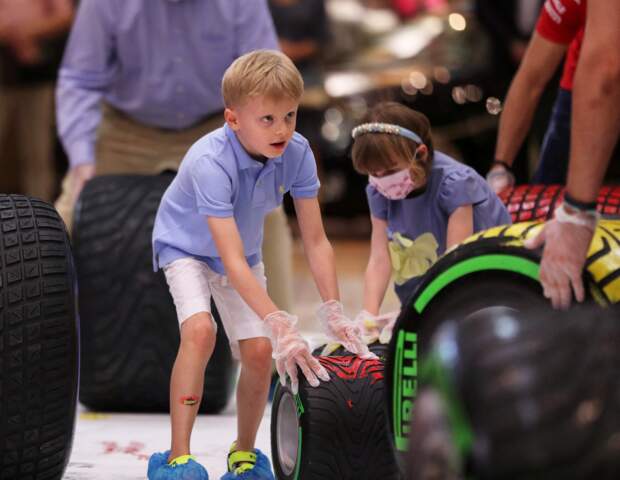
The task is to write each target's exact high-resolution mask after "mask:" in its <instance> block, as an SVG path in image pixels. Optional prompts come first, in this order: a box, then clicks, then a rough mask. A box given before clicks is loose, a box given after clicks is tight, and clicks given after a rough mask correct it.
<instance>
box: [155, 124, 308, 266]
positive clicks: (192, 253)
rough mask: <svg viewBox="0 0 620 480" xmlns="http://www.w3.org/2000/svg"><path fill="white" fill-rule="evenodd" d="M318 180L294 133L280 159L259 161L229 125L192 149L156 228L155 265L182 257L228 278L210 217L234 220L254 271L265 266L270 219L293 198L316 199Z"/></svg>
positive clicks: (301, 139) (303, 141)
mask: <svg viewBox="0 0 620 480" xmlns="http://www.w3.org/2000/svg"><path fill="white" fill-rule="evenodd" d="M319 185H320V184H319V180H318V177H317V173H316V163H315V160H314V155H313V154H312V150H311V149H310V146H309V144H308V141H307V140H306V139H305V138H304V137H302V136H301V135H299V134H298V133H294V134H293V137H292V138H291V140H290V142H289V144H288V145H287V147H286V150H285V151H284V153H283V154H282V155H281V156H280V157H276V158H272V159H269V160H268V161H267V162H266V163H262V162H259V161H257V160H254V159H253V158H252V157H250V156H249V155H248V153H247V152H246V151H245V149H244V148H243V146H242V145H241V143H239V140H238V139H237V136H236V135H235V133H234V132H233V131H232V130H231V129H230V128H229V127H228V125H224V126H223V127H222V128H219V129H218V130H215V131H213V132H211V133H209V134H208V135H205V136H204V137H202V138H201V139H200V140H198V141H197V142H196V143H195V144H194V145H192V147H191V148H190V149H189V151H188V152H187V154H186V155H185V158H184V159H183V162H182V163H181V166H180V168H179V171H178V173H177V175H176V177H175V178H174V180H173V181H172V183H171V184H170V186H169V187H168V189H167V190H166V192H165V193H164V196H163V197H162V200H161V203H160V205H159V209H158V211H157V217H156V218H155V227H154V229H153V266H154V269H155V271H157V269H158V268H161V267H164V266H166V265H168V264H169V263H170V262H172V261H174V260H177V259H179V258H183V257H194V258H197V259H199V260H202V261H205V262H206V263H207V265H209V267H210V268H211V269H212V270H215V271H216V272H218V273H220V274H225V273H226V272H225V270H224V265H223V264H222V260H221V258H220V255H219V254H218V251H217V249H216V248H215V243H214V241H213V238H212V236H211V232H210V231H209V226H208V224H207V220H206V217H208V216H213V217H234V218H235V222H236V223H237V228H238V229H239V234H240V235H241V240H242V241H243V250H244V253H245V256H246V259H247V261H248V264H249V265H250V266H254V265H256V264H257V263H258V262H260V261H261V247H262V243H263V222H264V218H265V215H266V214H267V213H269V212H270V211H271V210H273V209H274V208H276V207H277V206H279V205H281V204H282V197H283V195H284V194H285V193H286V192H288V191H290V192H291V195H292V196H293V198H314V197H316V196H317V194H318V190H319Z"/></svg>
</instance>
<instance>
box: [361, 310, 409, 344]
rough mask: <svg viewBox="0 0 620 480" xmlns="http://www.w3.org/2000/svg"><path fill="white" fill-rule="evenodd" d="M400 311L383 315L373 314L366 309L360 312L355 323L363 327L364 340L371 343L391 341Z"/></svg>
mask: <svg viewBox="0 0 620 480" xmlns="http://www.w3.org/2000/svg"><path fill="white" fill-rule="evenodd" d="M399 313H400V312H399V311H394V312H390V313H385V314H383V315H373V314H372V313H370V312H367V311H366V310H362V311H361V312H360V313H358V314H357V316H356V317H355V323H357V324H358V325H359V326H360V328H361V329H362V338H363V339H364V342H366V343H367V344H371V343H373V342H376V341H377V340H379V342H380V343H382V344H387V343H390V340H391V338H392V330H393V329H394V324H395V323H396V319H397V318H398V315H399Z"/></svg>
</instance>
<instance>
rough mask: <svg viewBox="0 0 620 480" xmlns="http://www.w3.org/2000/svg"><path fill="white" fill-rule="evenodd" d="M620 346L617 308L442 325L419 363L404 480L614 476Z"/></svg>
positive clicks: (484, 315) (478, 317)
mask: <svg viewBox="0 0 620 480" xmlns="http://www.w3.org/2000/svg"><path fill="white" fill-rule="evenodd" d="M618 342H620V310H617V309H616V310H612V309H611V308H607V309H601V308H600V307H595V308H592V306H590V307H588V308H578V309H575V310H573V311H570V312H557V311H550V310H545V311H530V312H528V313H527V314H523V313H520V312H514V311H506V310H504V311H501V312H493V311H484V312H480V313H478V314H475V315H473V316H470V317H468V318H465V319H463V320H461V321H458V322H455V321H452V322H448V323H447V324H445V325H443V326H442V327H441V329H440V330H439V332H438V334H436V336H435V338H434V340H433V345H432V348H431V350H430V354H429V355H428V356H427V357H426V358H425V359H424V361H423V365H422V369H421V390H420V394H419V396H418V398H417V401H416V402H417V403H416V410H415V415H414V416H413V420H412V424H411V439H410V444H409V454H408V456H407V465H408V469H407V474H406V476H405V478H407V480H422V479H426V478H428V476H427V475H425V472H428V471H432V472H435V473H437V476H436V477H435V478H442V479H445V480H457V479H458V480H460V479H465V478H471V479H476V480H486V479H493V480H496V479H497V480H501V479H517V478H544V479H545V480H560V479H561V480H568V479H575V480H577V479H590V478H592V479H594V478H596V479H597V480H599V479H600V480H611V479H616V478H619V477H620V455H619V450H620V446H619V445H618V443H617V439H618V438H619V437H620V402H619V401H618V398H620V384H619V383H618V381H617V378H618V373H619V372H620V350H618V348H617V345H618ZM448 352H449V353H448ZM430 439H432V440H430Z"/></svg>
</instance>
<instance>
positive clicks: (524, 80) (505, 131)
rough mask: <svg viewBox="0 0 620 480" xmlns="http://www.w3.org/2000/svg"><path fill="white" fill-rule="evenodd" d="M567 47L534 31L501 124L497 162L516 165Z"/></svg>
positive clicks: (507, 100)
mask: <svg viewBox="0 0 620 480" xmlns="http://www.w3.org/2000/svg"><path fill="white" fill-rule="evenodd" d="M566 48H567V45H563V44H559V43H554V42H551V41H549V40H546V39H545V38H543V37H542V36H541V35H540V34H539V33H538V32H535V33H534V35H533V36H532V39H531V41H530V43H529V46H528V48H527V51H526V53H525V57H524V58H523V62H521V64H520V66H519V69H518V70H517V73H516V75H515V77H514V79H513V80H512V83H511V84H510V89H509V90H508V94H507V96H506V102H505V105H504V111H503V112H502V115H501V117H500V121H499V132H498V135H497V144H496V147H495V159H496V160H501V161H502V162H505V163H507V164H508V165H511V166H512V164H513V162H514V159H515V157H516V156H517V152H518V151H519V148H521V145H522V144H523V140H524V139H525V136H526V135H527V132H528V130H529V129H530V126H531V124H532V118H533V116H534V112H535V111H536V108H537V107H538V101H539V100H540V97H541V95H542V93H543V91H544V89H545V87H546V85H547V83H548V82H549V80H550V79H551V77H552V76H553V74H554V73H555V71H556V70H557V68H558V65H559V64H560V62H561V61H562V58H563V57H564V54H565V53H566Z"/></svg>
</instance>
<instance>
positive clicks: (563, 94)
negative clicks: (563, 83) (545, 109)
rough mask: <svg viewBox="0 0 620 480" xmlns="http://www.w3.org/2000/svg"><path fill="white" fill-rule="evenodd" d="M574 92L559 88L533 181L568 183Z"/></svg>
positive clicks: (547, 183)
mask: <svg viewBox="0 0 620 480" xmlns="http://www.w3.org/2000/svg"><path fill="white" fill-rule="evenodd" d="M571 105H572V93H571V92H570V91H569V90H564V89H563V88H560V89H558V96H557V97H556V99H555V104H554V105H553V112H552V113H551V119H550V120H549V126H548V127H547V132H546V133H545V138H544V139H543V144H542V150H541V152H540V163H539V164H538V168H537V169H536V172H535V173H534V176H533V177H532V183H543V184H545V185H551V184H562V185H564V184H565V183H566V172H567V170H568V159H569V157H570V123H571V122H570V117H571Z"/></svg>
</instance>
